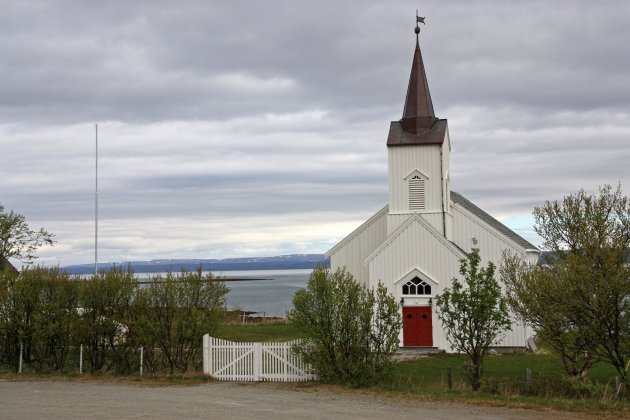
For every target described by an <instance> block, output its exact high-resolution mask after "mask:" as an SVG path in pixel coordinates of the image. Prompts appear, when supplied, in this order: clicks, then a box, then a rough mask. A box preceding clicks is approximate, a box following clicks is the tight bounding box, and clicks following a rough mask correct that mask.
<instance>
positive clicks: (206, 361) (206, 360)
mask: <svg viewBox="0 0 630 420" xmlns="http://www.w3.org/2000/svg"><path fill="white" fill-rule="evenodd" d="M209 341H210V336H209V335H208V334H204V335H203V345H202V352H203V373H205V374H206V375H210V343H209Z"/></svg>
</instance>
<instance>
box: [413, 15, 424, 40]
mask: <svg viewBox="0 0 630 420" xmlns="http://www.w3.org/2000/svg"><path fill="white" fill-rule="evenodd" d="M418 23H422V24H423V25H424V24H425V23H424V17H422V16H418V9H416V29H415V30H414V32H415V33H416V39H418V34H420V27H419V26H418Z"/></svg>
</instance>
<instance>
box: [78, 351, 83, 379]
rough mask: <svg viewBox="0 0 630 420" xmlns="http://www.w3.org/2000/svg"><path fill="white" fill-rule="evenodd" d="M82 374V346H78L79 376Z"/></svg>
mask: <svg viewBox="0 0 630 420" xmlns="http://www.w3.org/2000/svg"><path fill="white" fill-rule="evenodd" d="M82 373H83V344H81V346H79V374H82Z"/></svg>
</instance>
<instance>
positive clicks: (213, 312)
mask: <svg viewBox="0 0 630 420" xmlns="http://www.w3.org/2000/svg"><path fill="white" fill-rule="evenodd" d="M228 291H229V288H228V287H227V286H225V283H224V282H223V281H222V280H221V279H220V278H218V277H216V276H214V275H213V274H212V273H207V274H205V275H204V274H202V272H201V269H198V270H197V271H196V272H187V271H182V272H181V273H179V274H173V273H167V274H166V275H165V276H162V275H160V274H157V275H155V276H153V277H151V278H150V284H149V285H148V286H147V287H146V288H145V289H142V290H141V291H140V293H139V296H138V300H137V303H136V306H137V307H138V308H139V310H137V312H138V317H137V322H136V325H137V330H138V337H137V341H138V342H139V343H142V345H143V346H145V347H146V349H147V352H146V360H147V364H148V365H149V367H150V369H151V370H158V369H159V368H161V366H166V368H167V369H168V370H169V371H170V373H173V372H174V371H175V370H178V371H180V372H186V371H187V370H189V369H191V368H192V369H199V368H200V365H201V347H200V345H199V344H200V340H201V337H202V336H203V334H211V335H213V334H215V333H216V332H217V330H218V329H219V326H220V325H221V322H222V320H223V318H224V308H225V297H226V295H227V293H228Z"/></svg>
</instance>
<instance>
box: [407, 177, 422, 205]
mask: <svg viewBox="0 0 630 420" xmlns="http://www.w3.org/2000/svg"><path fill="white" fill-rule="evenodd" d="M408 182H409V210H416V211H418V210H425V209H426V199H425V188H424V178H422V177H420V175H414V176H413V177H412V178H410V179H409V181H408Z"/></svg>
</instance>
